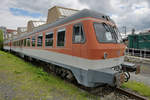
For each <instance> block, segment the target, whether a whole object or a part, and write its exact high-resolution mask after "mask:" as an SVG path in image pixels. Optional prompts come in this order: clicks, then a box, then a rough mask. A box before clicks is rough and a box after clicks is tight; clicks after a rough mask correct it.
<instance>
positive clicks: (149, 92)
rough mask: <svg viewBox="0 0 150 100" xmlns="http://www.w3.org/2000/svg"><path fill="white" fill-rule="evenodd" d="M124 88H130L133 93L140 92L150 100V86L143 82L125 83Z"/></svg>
mask: <svg viewBox="0 0 150 100" xmlns="http://www.w3.org/2000/svg"><path fill="white" fill-rule="evenodd" d="M122 88H129V89H131V90H133V91H136V92H138V93H139V94H141V95H143V96H146V97H148V98H149V100H150V86H147V85H145V84H144V83H141V82H136V81H129V82H127V83H124V84H123V86H122Z"/></svg>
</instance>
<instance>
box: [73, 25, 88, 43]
mask: <svg viewBox="0 0 150 100" xmlns="http://www.w3.org/2000/svg"><path fill="white" fill-rule="evenodd" d="M72 41H73V43H83V42H84V41H85V37H84V33H83V27H82V24H76V25H74V27H73V39H72Z"/></svg>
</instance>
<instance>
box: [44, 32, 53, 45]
mask: <svg viewBox="0 0 150 100" xmlns="http://www.w3.org/2000/svg"><path fill="white" fill-rule="evenodd" d="M45 46H53V32H51V33H46V35H45Z"/></svg>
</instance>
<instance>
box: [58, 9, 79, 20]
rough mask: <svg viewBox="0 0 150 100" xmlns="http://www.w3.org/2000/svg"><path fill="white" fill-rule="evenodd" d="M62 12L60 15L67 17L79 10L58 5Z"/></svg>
mask: <svg viewBox="0 0 150 100" xmlns="http://www.w3.org/2000/svg"><path fill="white" fill-rule="evenodd" d="M56 7H57V8H58V10H59V12H60V15H61V16H60V17H61V18H65V17H67V16H71V15H72V14H75V13H77V12H78V10H75V9H70V8H64V7H59V6H56Z"/></svg>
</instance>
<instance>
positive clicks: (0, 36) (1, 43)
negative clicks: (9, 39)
mask: <svg viewBox="0 0 150 100" xmlns="http://www.w3.org/2000/svg"><path fill="white" fill-rule="evenodd" d="M0 49H1V50H2V49H3V31H2V30H0Z"/></svg>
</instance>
